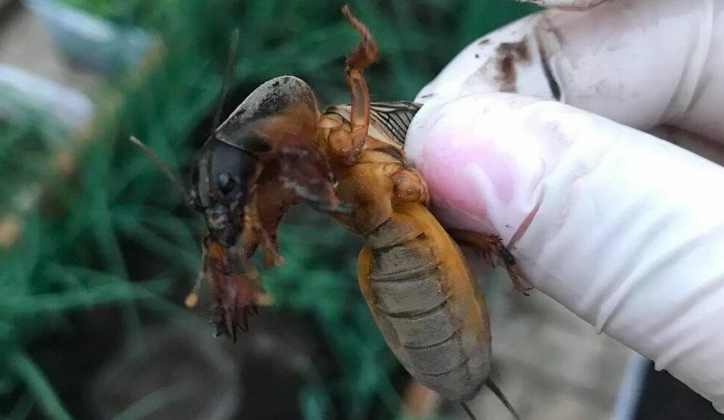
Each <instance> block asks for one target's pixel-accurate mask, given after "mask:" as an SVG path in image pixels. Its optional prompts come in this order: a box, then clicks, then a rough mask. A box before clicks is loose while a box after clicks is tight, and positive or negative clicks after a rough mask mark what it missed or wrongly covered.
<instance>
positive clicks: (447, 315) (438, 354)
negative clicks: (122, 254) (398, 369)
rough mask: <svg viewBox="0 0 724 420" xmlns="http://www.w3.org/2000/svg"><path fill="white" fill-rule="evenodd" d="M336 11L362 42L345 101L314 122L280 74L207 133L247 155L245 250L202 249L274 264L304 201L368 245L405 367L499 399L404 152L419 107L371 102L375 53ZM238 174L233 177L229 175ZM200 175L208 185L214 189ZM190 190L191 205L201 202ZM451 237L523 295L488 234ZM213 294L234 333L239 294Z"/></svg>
mask: <svg viewBox="0 0 724 420" xmlns="http://www.w3.org/2000/svg"><path fill="white" fill-rule="evenodd" d="M343 12H344V14H345V16H347V18H348V19H349V21H350V22H351V23H352V25H353V27H354V28H355V29H356V30H357V31H358V33H359V34H360V35H361V36H362V41H361V43H360V44H359V45H358V46H357V47H356V48H355V49H354V50H353V51H352V52H351V53H350V54H349V55H348V56H347V69H346V73H345V78H346V81H347V84H348V85H349V88H350V92H351V104H350V105H340V106H332V107H329V108H328V109H327V110H326V111H325V112H324V113H322V114H321V115H320V113H319V112H318V111H317V103H316V99H315V95H314V93H313V91H312V89H311V88H310V87H309V86H308V85H307V84H306V83H304V82H303V81H302V80H300V79H298V78H295V77H292V76H282V77H278V78H276V79H273V80H270V81H268V82H266V83H264V84H263V85H262V86H260V87H259V88H257V89H256V90H255V91H254V92H253V93H252V94H251V95H249V97H247V99H246V100H245V101H244V102H243V103H242V104H241V105H240V106H239V107H238V108H237V109H236V110H235V111H234V112H233V113H232V114H231V115H230V116H229V118H228V119H227V120H226V121H225V122H224V123H223V124H222V125H221V126H220V127H219V128H218V129H217V130H216V131H215V133H214V136H213V139H214V141H215V142H218V144H222V145H224V147H226V148H227V149H230V150H226V151H225V153H234V150H236V151H237V152H238V153H239V154H243V155H244V156H248V157H249V158H247V159H246V160H247V161H249V162H250V163H249V165H253V167H254V170H253V171H251V170H248V168H239V169H240V170H241V169H245V170H243V171H240V173H242V174H246V175H244V176H243V177H242V179H238V180H236V182H235V183H234V185H243V186H244V188H245V189H244V191H245V193H244V197H247V198H246V200H245V202H244V203H243V206H244V207H245V208H244V211H239V212H238V213H239V214H243V215H244V216H243V220H239V221H236V223H240V224H241V225H242V226H240V229H235V231H237V230H240V232H241V233H240V235H239V240H238V241H237V240H228V238H227V242H228V243H229V244H234V246H235V247H236V246H237V245H236V244H237V242H238V243H239V244H240V246H241V249H242V250H241V251H239V250H238V249H234V250H232V249H231V246H225V245H224V244H221V245H219V243H218V241H217V242H214V243H211V244H210V246H212V247H214V249H216V250H217V251H219V250H221V249H223V248H227V249H226V252H230V253H231V252H234V253H237V254H238V253H240V254H242V255H244V256H246V257H248V256H251V255H252V254H253V253H254V252H255V250H256V248H257V247H258V246H259V245H261V246H262V250H263V251H264V252H265V253H266V255H267V258H265V260H266V261H267V263H268V264H270V265H271V264H275V263H280V262H281V258H279V257H278V254H277V250H276V230H277V227H278V225H279V223H280V221H281V218H282V216H283V214H284V213H285V211H286V210H287V208H288V207H289V206H290V205H292V204H294V203H296V202H298V201H306V202H308V203H311V204H312V205H313V207H315V208H317V209H319V210H322V211H327V212H329V213H330V214H331V215H332V216H333V217H334V218H335V219H336V220H338V221H339V222H340V223H341V224H342V225H344V226H345V227H346V228H347V229H349V230H350V231H352V232H354V233H356V234H359V235H361V236H362V237H364V238H365V241H366V244H365V246H364V248H363V249H362V252H361V253H360V255H359V261H358V267H359V268H358V277H359V278H358V281H359V286H360V289H361V291H362V294H363V295H364V298H365V300H366V301H367V304H368V305H369V308H370V311H371V313H372V315H373V316H374V318H375V321H376V322H377V325H378V326H379V328H380V331H381V332H382V334H383V336H384V338H385V340H386V341H387V344H388V345H389V347H390V348H391V349H392V351H393V352H394V354H395V355H396V356H397V358H398V359H399V360H400V362H401V363H402V364H403V366H404V367H405V368H406V369H407V371H408V372H409V373H410V374H411V375H412V376H413V377H414V378H415V379H417V380H418V381H419V382H421V383H423V384H424V385H426V386H427V387H428V388H430V389H432V390H434V391H436V392H438V393H440V395H442V396H443V397H445V398H448V399H451V400H455V401H461V402H464V401H467V400H469V399H470V398H472V397H473V396H475V395H476V394H477V393H478V391H479V390H480V388H481V387H482V386H483V385H484V384H487V385H488V386H490V387H491V388H492V389H493V391H494V392H496V394H499V390H497V388H496V387H495V385H494V384H492V382H491V381H490V380H489V379H488V375H489V372H490V362H491V347H490V343H491V338H490V325H489V320H488V315H487V311H486V307H485V301H484V299H483V296H482V294H481V291H480V290H479V289H478V286H477V283H476V281H475V278H474V276H473V274H472V273H471V271H470V269H469V268H468V266H467V264H466V262H465V260H464V258H463V255H462V253H461V251H460V248H459V247H458V245H457V244H456V242H455V240H454V239H453V238H452V237H451V235H450V234H449V233H448V232H446V231H445V229H444V228H443V227H442V226H441V225H440V224H439V223H438V221H437V219H436V218H435V217H434V216H433V215H432V214H431V213H430V211H429V210H428V208H427V205H428V201H429V195H428V191H427V186H426V184H425V181H424V180H423V179H422V177H421V176H420V174H418V173H417V172H416V171H415V170H414V169H413V168H412V167H411V166H410V165H408V163H407V160H406V158H405V154H404V151H403V146H404V140H405V134H406V132H407V128H408V127H409V125H410V123H411V121H412V119H413V117H414V115H415V113H416V112H417V110H418V109H419V108H420V105H418V104H414V103H410V102H392V103H371V102H370V98H369V93H368V91H367V86H366V82H365V79H364V77H363V74H362V71H363V70H364V69H365V68H366V67H368V66H369V65H371V64H372V63H373V62H374V61H375V59H376V57H377V46H376V44H375V42H374V41H373V39H372V37H371V35H370V33H369V32H368V30H367V28H366V27H364V25H362V24H361V23H360V22H359V21H358V20H357V19H356V18H354V17H353V16H352V15H351V13H350V12H349V9H347V8H346V7H345V9H344V10H343ZM205 159H207V160H204V161H202V162H201V163H203V165H206V166H203V165H201V166H202V169H204V168H207V167H210V168H211V169H204V170H206V171H207V172H206V176H209V175H208V174H214V173H215V172H214V170H213V168H214V166H213V165H214V162H213V161H209V160H208V159H210V158H209V157H205ZM226 160H229V158H228V156H227V158H226ZM234 162H236V161H234ZM234 162H232V163H234ZM234 164H236V163H234ZM232 168H233V165H232ZM225 170H226V169H225ZM232 172H233V171H232ZM235 177H238V176H237V174H235V173H230V174H229V176H228V177H227V178H229V179H232V180H233V179H235ZM209 179H210V181H209V180H207V183H208V182H211V183H212V184H213V182H215V179H214V178H213V177H211V178H209ZM224 179H225V180H226V178H224ZM222 187H223V185H222ZM199 193H203V192H201V191H200V190H199V191H197V196H196V198H197V200H199V201H203V199H204V197H198V194H199ZM206 201H210V200H206ZM204 202H205V201H204ZM207 207H208V206H207ZM227 213H228V212H227ZM224 214H226V213H224ZM222 228H224V226H219V229H222ZM454 236H455V238H456V239H457V240H459V241H463V242H466V243H467V244H471V245H475V246H477V247H479V248H481V250H482V252H483V253H484V255H485V256H487V257H488V258H489V259H491V260H492V259H493V258H500V259H501V260H502V262H503V264H504V265H505V267H506V268H507V269H508V271H509V273H510V274H511V278H512V279H513V280H514V284H515V285H516V288H519V289H520V288H522V287H523V285H522V284H523V283H522V282H520V281H519V278H518V276H517V272H516V269H515V261H514V259H513V257H512V256H511V255H510V254H509V253H508V252H507V250H506V249H505V247H504V246H503V245H502V244H501V243H500V240H499V239H498V238H497V237H494V236H489V235H482V234H476V233H470V232H456V233H454ZM210 241H212V242H213V241H214V238H213V237H212V238H210ZM217 259H219V260H223V256H221V257H218V258H217ZM235 269H238V268H234V267H220V268H217V269H216V270H215V271H216V272H222V271H229V272H231V275H230V276H227V277H226V280H225V281H230V280H229V279H238V281H240V282H242V281H245V280H244V279H248V278H252V277H254V278H255V275H254V276H252V275H248V276H247V275H237V276H234V270H235ZM213 281H214V280H213V279H212V283H213ZM231 281H236V280H231ZM217 283H218V281H217ZM212 286H214V284H212ZM216 286H217V287H215V288H214V287H212V290H214V293H215V295H217V296H216V297H217V301H218V302H226V303H225V305H227V306H229V305H230V306H231V307H229V308H225V309H224V311H222V313H221V314H220V316H221V317H222V318H224V317H227V319H225V320H223V319H222V320H221V321H222V322H221V323H220V325H222V327H223V326H226V325H228V326H229V327H228V328H230V329H235V328H236V327H235V325H237V323H238V322H237V320H236V319H228V317H235V316H236V315H235V314H241V313H247V312H248V311H244V310H243V309H244V308H234V307H233V305H234V302H237V301H239V298H238V297H236V296H234V295H233V294H234V293H239V292H238V291H239V290H245V289H244V287H236V286H234V285H233V284H229V285H224V286H223V287H218V286H219V285H216ZM238 286H243V285H238ZM247 289H249V288H247ZM248 294H249V293H247V295H248ZM241 302H244V303H242V305H246V304H253V299H251V300H250V299H249V298H248V296H244V299H241ZM224 328H225V327H224ZM228 332H229V333H233V331H228Z"/></svg>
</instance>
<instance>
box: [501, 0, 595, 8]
mask: <svg viewBox="0 0 724 420" xmlns="http://www.w3.org/2000/svg"><path fill="white" fill-rule="evenodd" d="M513 1H517V2H520V3H532V4H537V5H538V6H541V7H548V8H551V9H563V10H586V9H590V8H592V7H595V6H598V5H599V4H601V3H604V2H607V1H609V0H513Z"/></svg>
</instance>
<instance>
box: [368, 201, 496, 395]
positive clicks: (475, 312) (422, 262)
mask: <svg viewBox="0 0 724 420" xmlns="http://www.w3.org/2000/svg"><path fill="white" fill-rule="evenodd" d="M359 282H360V288H361V289H362V292H363V294H364V296H365V298H366V299H367V303H368V305H369V307H370V310H371V312H372V314H373V315H374V317H375V320H376V321H377V324H378V326H379V328H380V330H381V331H382V333H383V335H384V337H385V340H386V341H387V344H388V345H389V346H390V348H391V349H392V351H393V352H394V353H395V356H397V358H398V359H399V360H400V362H401V363H402V364H403V365H404V366H405V368H406V369H407V370H408V372H410V374H411V375H412V376H413V377H415V379H417V380H418V381H420V382H422V383H423V384H424V385H426V386H427V387H428V388H430V389H432V390H434V391H437V392H438V393H440V394H441V395H442V396H444V397H445V398H448V399H453V400H466V399H469V398H471V397H472V396H474V395H475V394H476V393H477V392H478V390H479V388H480V386H481V385H482V384H483V383H484V381H485V378H486V377H487V375H488V372H489V369H490V328H489V325H488V317H487V313H486V310H485V304H484V301H483V300H482V297H481V296H480V295H479V291H478V290H477V285H476V284H475V280H474V278H473V277H472V275H471V274H470V271H469V270H468V268H467V266H466V264H465V262H464V259H463V257H462V255H461V253H460V250H459V249H458V247H457V246H456V245H455V243H454V242H453V241H452V240H451V239H450V237H449V236H448V235H447V233H446V232H445V231H444V230H443V228H442V227H441V226H440V225H439V223H438V222H437V220H436V219H435V218H434V217H433V216H432V215H431V214H430V213H429V212H428V211H427V209H426V208H425V207H423V206H422V205H420V204H417V203H411V204H406V205H403V206H400V208H399V209H396V211H395V214H394V215H393V216H392V217H391V218H390V219H389V220H388V221H387V222H385V223H384V224H383V225H381V226H380V227H379V228H377V229H376V230H375V231H374V232H372V233H370V234H369V235H367V246H366V247H365V249H363V250H362V253H361V254H360V261H359Z"/></svg>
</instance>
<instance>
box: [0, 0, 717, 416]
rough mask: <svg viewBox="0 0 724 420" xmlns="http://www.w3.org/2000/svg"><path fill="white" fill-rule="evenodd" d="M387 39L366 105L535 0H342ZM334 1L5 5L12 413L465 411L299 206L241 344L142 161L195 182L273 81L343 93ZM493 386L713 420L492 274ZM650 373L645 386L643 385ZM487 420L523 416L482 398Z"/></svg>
mask: <svg viewBox="0 0 724 420" xmlns="http://www.w3.org/2000/svg"><path fill="white" fill-rule="evenodd" d="M350 4H351V7H352V10H353V11H354V12H355V13H356V14H357V16H358V17H359V18H360V19H362V21H364V22H365V23H366V24H367V25H368V26H369V27H370V29H371V31H372V33H373V34H374V35H375V37H376V38H377V41H378V42H379V44H380V48H381V55H382V60H381V61H380V62H379V63H378V64H377V65H375V66H374V68H373V69H372V70H371V71H369V72H368V80H369V84H370V89H371V92H372V96H373V99H375V100H401V99H407V100H409V99H412V98H413V97H414V96H415V94H416V92H417V91H418V90H419V89H420V88H421V87H422V86H423V85H424V84H425V83H426V82H427V81H429V80H430V79H431V78H432V77H434V76H435V74H436V73H437V72H439V71H440V70H441V69H442V67H443V66H444V65H445V63H446V62H447V61H448V60H450V59H451V58H452V57H453V56H454V55H455V54H456V53H457V51H459V50H460V49H461V48H463V47H464V46H465V45H466V44H467V43H469V42H471V41H472V40H474V39H475V38H477V37H479V36H481V35H482V34H484V33H486V32H488V31H490V30H493V29H495V28H497V27H499V26H501V25H504V24H505V23H507V22H510V21H512V20H514V19H516V18H518V17H521V16H524V15H526V14H528V13H531V12H533V11H535V8H533V7H530V6H525V5H520V4H515V3H512V2H507V1H503V0H477V1H473V0H416V1H410V2H402V1H395V0H376V1H362V0H360V1H350ZM341 6H342V2H340V1H336V0H335V1H333V0H315V1H311V0H246V1H244V0H205V1H198V0H156V1H143V0H27V1H23V2H21V1H14V0H0V418H2V419H14V420H19V419H52V420H70V419H89V420H95V419H115V420H137V419H182V420H185V419H189V420H191V419H209V420H226V419H229V420H231V419H245V420H255V419H285V420H294V419H304V420H317V419H320V420H321V419H403V418H407V419H411V418H418V419H443V418H445V419H457V418H465V417H464V415H465V414H464V413H462V412H461V411H460V409H459V408H458V407H457V406H456V405H454V404H448V403H445V402H443V401H437V400H435V398H434V396H433V395H432V394H430V393H428V392H425V390H424V389H422V388H420V387H419V386H417V385H415V384H413V383H412V382H411V381H410V379H409V377H408V376H407V374H406V373H405V372H404V370H402V369H401V367H400V365H399V364H398V363H397V361H396V360H395V358H394V356H393V355H392V354H391V352H390V351H389V350H388V349H387V347H386V346H385V344H384V342H383V340H382V337H381V335H380V333H379V332H378V331H377V328H376V326H375V324H374V322H373V320H372V318H371V316H370V315H369V313H368V311H367V307H366V305H365V304H364V302H363V301H362V298H361V296H360V294H359V292H358V290H357V281H356V274H355V263H356V255H357V253H358V251H359V249H360V244H361V242H360V240H359V239H358V238H355V237H353V236H351V235H350V234H347V233H345V232H343V231H342V230H341V229H339V228H338V227H336V226H335V225H334V224H333V223H332V221H331V220H330V219H328V218H326V217H324V216H322V215H319V214H317V213H314V212H312V211H310V210H308V209H306V208H299V209H296V210H295V211H294V212H293V213H292V214H291V215H290V217H289V218H288V221H287V223H286V224H285V226H284V228H283V229H282V232H281V250H282V253H283V254H284V256H285V259H286V263H285V264H284V265H283V266H282V267H279V268H276V269H273V270H269V271H266V272H264V273H263V280H264V286H265V287H266V289H267V290H268V291H269V292H270V293H271V294H272V296H273V298H274V304H273V305H272V306H270V307H265V308H263V310H262V314H261V315H259V316H257V317H254V318H252V320H251V331H250V332H248V333H245V334H243V335H242V336H241V337H240V339H239V341H238V342H237V343H236V344H234V343H232V342H231V340H229V339H228V338H225V337H220V338H214V336H213V332H214V328H213V326H211V325H210V324H209V323H208V320H209V319H210V316H211V315H210V311H209V309H208V308H209V299H208V292H207V291H206V290H205V288H203V287H202V299H201V303H200V305H199V306H198V308H197V309H195V310H193V311H190V310H187V309H186V308H185V307H184V306H183V300H184V297H185V295H186V294H187V293H188V292H189V291H190V290H191V288H192V286H193V284H194V281H195V279H196V277H197V274H198V271H199V269H200V258H201V255H200V247H199V240H200V238H201V236H202V235H203V233H204V232H203V230H204V228H203V223H202V221H201V219H200V218H199V217H198V216H197V215H196V214H194V213H193V212H192V211H190V210H189V209H187V208H186V207H185V205H184V203H183V199H182V197H181V195H180V194H179V193H178V192H177V191H176V190H175V189H174V188H173V187H172V186H171V185H170V183H169V181H168V180H167V179H166V178H165V177H164V176H163V175H162V173H161V172H160V171H159V170H158V168H157V167H155V166H154V164H153V163H152V162H151V161H150V160H149V159H148V157H147V156H146V155H144V154H143V153H142V152H140V151H139V150H138V149H135V148H134V147H133V146H132V145H131V144H130V143H129V142H128V141H127V139H128V137H129V136H130V135H135V136H137V137H139V138H140V139H142V140H143V141H144V142H146V143H147V144H148V145H149V146H150V147H151V148H152V149H153V150H155V151H156V153H158V154H159V155H160V156H161V157H162V158H163V159H164V160H166V161H168V162H169V163H170V165H171V167H172V169H173V170H174V171H176V172H177V173H178V174H179V175H180V176H181V177H183V178H184V179H185V180H188V174H189V172H190V171H189V168H190V164H191V163H192V161H193V157H194V153H195V151H196V150H197V149H198V148H199V147H200V146H201V145H202V144H203V141H204V140H205V139H206V137H207V136H208V134H209V133H210V132H211V131H212V127H211V123H212V119H213V113H214V109H215V107H216V98H217V97H218V93H219V91H220V88H221V84H222V74H223V69H224V66H225V63H226V61H227V55H228V53H227V51H228V44H229V40H230V34H231V32H232V30H233V29H234V28H239V30H240V35H241V36H240V41H241V42H240V48H239V52H238V55H237V57H236V58H235V60H234V61H235V72H234V74H233V77H232V80H231V81H230V86H231V91H230V94H229V96H228V100H227V101H226V103H224V104H223V111H224V112H223V115H224V116H226V115H227V114H228V113H229V112H230V111H231V110H232V109H233V108H234V107H235V106H236V105H237V104H238V103H240V102H241V101H242V100H243V98H244V97H245V96H246V94H248V93H249V92H250V91H251V90H252V89H254V88H255V87H256V86H257V85H259V84H260V83H262V82H264V81H265V80H267V79H270V78H272V77H274V76H278V75H281V74H294V75H296V76H299V77H301V78H303V79H304V80H306V81H307V82H308V83H309V84H310V85H311V86H312V87H313V88H314V89H315V91H316V92H317V95H318V98H319V100H320V103H321V104H323V106H326V105H329V104H334V103H340V102H346V101H347V92H346V89H345V85H344V79H343V67H344V55H345V53H346V52H347V51H348V50H349V49H350V48H351V47H352V46H354V44H355V43H356V35H355V33H354V32H353V31H352V29H351V28H349V27H348V24H347V23H346V22H345V21H344V20H343V19H342V16H341V13H340V12H339V10H340V8H341ZM480 281H481V285H482V287H483V289H484V290H485V292H486V294H487V298H488V302H489V306H490V311H491V318H492V328H493V343H494V344H493V353H494V366H493V373H492V377H493V378H494V380H496V381H497V382H498V384H499V385H500V387H501V388H502V389H503V391H504V392H505V393H506V394H507V395H508V398H509V399H510V400H511V401H512V403H513V405H514V406H515V407H516V408H517V409H518V411H519V412H520V413H521V414H522V416H523V417H524V418H525V419H537V420H544V419H621V420H624V419H634V418H641V419H644V418H652V419H654V418H656V419H669V418H671V419H681V418H685V419H688V418H697V419H706V418H722V417H721V416H717V415H715V414H713V412H712V411H711V408H710V407H709V404H708V403H707V402H705V401H703V400H701V399H700V398H698V397H697V396H695V395H693V394H691V393H689V392H688V391H687V389H686V388H685V387H684V386H683V385H681V384H680V383H678V382H677V381H675V380H673V379H671V378H670V377H669V376H668V375H666V374H656V373H651V372H650V368H649V365H648V363H647V362H645V361H643V360H642V359H641V358H640V357H638V356H633V355H631V354H630V353H629V352H628V350H626V349H624V348H623V347H622V346H621V345H619V344H617V343H615V342H613V341H612V340H610V339H608V338H607V337H603V336H598V335H596V334H595V331H594V330H593V328H592V327H591V326H589V325H588V324H585V323H584V322H582V321H580V320H578V319H577V318H575V317H574V316H572V315H571V314H569V313H568V312H566V311H565V310H564V309H562V308H561V307H559V306H558V305H557V304H556V303H555V302H552V301H551V300H550V299H548V298H546V297H545V296H543V295H542V294H540V293H536V292H533V293H532V296H530V297H527V298H526V297H523V296H521V295H519V294H517V293H515V292H514V291H513V290H512V288H511V286H510V284H509V282H508V280H507V278H506V277H505V275H500V274H499V273H497V272H492V271H491V272H490V273H489V275H486V276H485V278H481V279H480ZM647 372H648V373H647ZM472 406H473V411H474V412H475V413H476V415H477V416H478V419H507V418H511V417H510V415H509V414H508V413H507V412H506V411H505V410H504V409H503V407H502V405H501V404H500V402H499V401H497V400H496V399H495V398H494V397H493V396H492V395H490V394H489V393H486V392H483V394H482V395H481V396H480V397H479V398H477V399H476V400H475V401H474V402H473V404H472Z"/></svg>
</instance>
